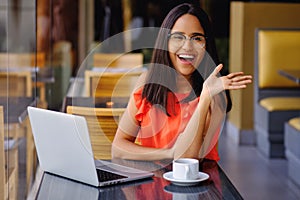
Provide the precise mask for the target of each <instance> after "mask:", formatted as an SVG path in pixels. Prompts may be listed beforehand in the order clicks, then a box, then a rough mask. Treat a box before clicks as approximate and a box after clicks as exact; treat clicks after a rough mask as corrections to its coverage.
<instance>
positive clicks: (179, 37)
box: [168, 33, 207, 48]
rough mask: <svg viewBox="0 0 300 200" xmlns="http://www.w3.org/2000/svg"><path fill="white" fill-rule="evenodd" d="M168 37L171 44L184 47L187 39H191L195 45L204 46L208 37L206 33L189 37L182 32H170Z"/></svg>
mask: <svg viewBox="0 0 300 200" xmlns="http://www.w3.org/2000/svg"><path fill="white" fill-rule="evenodd" d="M168 38H169V42H170V44H171V45H172V46H174V47H176V48H180V47H182V46H183V45H184V43H185V41H186V40H189V41H190V42H191V43H192V44H193V45H194V47H201V48H203V47H204V46H205V43H206V39H207V37H206V36H205V35H200V34H198V35H193V36H192V37H188V36H185V35H183V34H182V33H169V34H168Z"/></svg>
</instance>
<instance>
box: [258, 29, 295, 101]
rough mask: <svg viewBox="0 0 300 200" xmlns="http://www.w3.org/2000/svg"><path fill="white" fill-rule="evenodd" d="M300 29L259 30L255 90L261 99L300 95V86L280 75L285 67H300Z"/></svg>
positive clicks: (289, 68)
mask: <svg viewBox="0 0 300 200" xmlns="http://www.w3.org/2000/svg"><path fill="white" fill-rule="evenodd" d="M299 55H300V29H267V28H261V29H257V30H256V33H255V78H254V81H255V92H256V95H255V96H256V99H257V100H260V99H262V98H265V97H271V96H274V95H276V96H278V95H279V96H294V95H295V96H299V95H300V92H298V93H297V90H298V91H299V85H297V84H296V83H293V82H292V81H289V80H287V79H286V78H285V77H283V76H281V75H279V73H278V71H279V70H282V69H286V70H287V69H288V70H293V69H300V65H299V63H300V56H299Z"/></svg>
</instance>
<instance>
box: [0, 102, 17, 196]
mask: <svg viewBox="0 0 300 200" xmlns="http://www.w3.org/2000/svg"><path fill="white" fill-rule="evenodd" d="M5 135H7V134H5V131H4V114H3V106H0V181H1V183H0V199H4V200H8V199H10V200H11V199H12V200H13V199H17V196H18V195H17V194H18V148H17V147H16V146H13V147H8V149H5V147H4V146H5V145H4V141H5V139H4V138H5Z"/></svg>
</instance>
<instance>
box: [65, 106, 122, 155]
mask: <svg viewBox="0 0 300 200" xmlns="http://www.w3.org/2000/svg"><path fill="white" fill-rule="evenodd" d="M124 111H125V108H91V107H80V106H68V107H67V113H69V114H73V115H80V116H84V117H85V119H86V121H87V125H88V129H89V134H90V140H91V143H92V149H93V153H94V157H95V158H96V159H111V143H112V141H113V139H114V136H115V133H116V131H117V128H118V122H119V120H120V118H121V116H122V115H123V113H124Z"/></svg>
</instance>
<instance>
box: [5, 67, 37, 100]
mask: <svg viewBox="0 0 300 200" xmlns="http://www.w3.org/2000/svg"><path fill="white" fill-rule="evenodd" d="M0 96H9V97H22V96H23V97H24V96H26V97H31V96H32V79H31V72H30V71H15V72H0Z"/></svg>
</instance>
